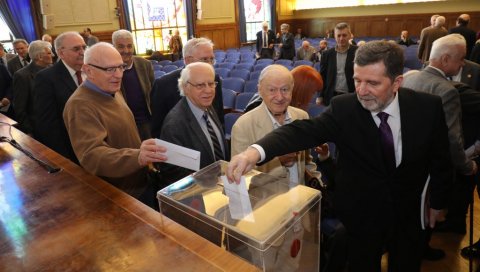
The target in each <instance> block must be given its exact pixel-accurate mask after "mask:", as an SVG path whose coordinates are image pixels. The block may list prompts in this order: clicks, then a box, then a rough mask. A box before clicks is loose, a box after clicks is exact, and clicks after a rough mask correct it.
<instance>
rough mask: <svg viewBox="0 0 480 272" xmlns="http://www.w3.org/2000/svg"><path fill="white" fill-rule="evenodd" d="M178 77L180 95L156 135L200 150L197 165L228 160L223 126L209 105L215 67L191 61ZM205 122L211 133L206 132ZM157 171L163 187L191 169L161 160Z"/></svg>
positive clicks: (212, 90)
mask: <svg viewBox="0 0 480 272" xmlns="http://www.w3.org/2000/svg"><path fill="white" fill-rule="evenodd" d="M178 81H179V83H178V87H179V88H180V95H181V96H182V98H181V99H180V101H179V102H178V103H177V104H176V105H175V107H173V109H172V110H170V112H169V113H168V115H167V117H166V118H165V121H164V123H163V127H162V132H161V135H160V139H162V140H165V141H167V142H171V143H174V144H177V145H181V146H184V147H187V148H191V149H194V150H197V151H200V168H203V167H205V166H207V165H209V164H212V163H213V162H215V161H217V160H228V158H229V154H228V153H229V152H228V146H227V143H226V141H225V136H224V135H225V134H224V130H223V127H222V125H221V123H220V120H219V118H218V116H217V114H216V113H215V110H214V109H213V107H212V103H213V99H214V97H215V85H216V81H215V70H213V67H212V66H211V65H210V64H206V63H202V62H197V63H192V64H189V65H187V66H186V67H185V68H184V69H183V70H182V73H181V75H180V79H179V80H178ZM206 116H207V117H206ZM206 119H208V121H207V120H206ZM209 125H210V126H211V127H210V128H211V129H212V130H213V133H214V134H215V135H214V136H211V134H210V133H211V131H210V128H209ZM160 172H161V173H162V177H163V181H162V182H163V184H162V187H163V186H167V185H169V184H171V183H173V182H174V181H177V180H179V179H181V178H183V177H185V176H187V175H189V174H191V173H192V172H193V171H192V170H189V169H186V168H182V167H179V166H174V165H170V164H166V163H163V164H161V165H160Z"/></svg>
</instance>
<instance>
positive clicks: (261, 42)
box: [257, 29, 275, 54]
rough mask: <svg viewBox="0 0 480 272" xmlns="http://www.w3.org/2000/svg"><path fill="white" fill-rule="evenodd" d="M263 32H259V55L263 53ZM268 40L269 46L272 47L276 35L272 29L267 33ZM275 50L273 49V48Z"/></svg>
mask: <svg viewBox="0 0 480 272" xmlns="http://www.w3.org/2000/svg"><path fill="white" fill-rule="evenodd" d="M262 35H263V30H261V31H258V32H257V53H258V54H260V53H261V52H262V47H263V37H262ZM267 36H268V37H267V39H268V45H269V46H270V45H272V44H274V43H275V33H273V31H272V30H271V29H269V30H268V31H267ZM272 49H273V47H272Z"/></svg>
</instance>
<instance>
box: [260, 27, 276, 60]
mask: <svg viewBox="0 0 480 272" xmlns="http://www.w3.org/2000/svg"><path fill="white" fill-rule="evenodd" d="M274 43H275V33H273V31H272V30H270V29H268V23H267V22H263V23H262V30H261V31H258V32H257V55H258V58H259V59H273V44H274Z"/></svg>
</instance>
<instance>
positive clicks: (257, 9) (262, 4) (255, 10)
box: [243, 0, 272, 41]
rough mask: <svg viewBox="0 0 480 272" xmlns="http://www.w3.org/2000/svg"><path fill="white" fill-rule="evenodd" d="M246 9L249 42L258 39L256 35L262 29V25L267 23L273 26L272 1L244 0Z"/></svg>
mask: <svg viewBox="0 0 480 272" xmlns="http://www.w3.org/2000/svg"><path fill="white" fill-rule="evenodd" d="M243 5H244V8H245V22H246V32H247V41H254V40H256V39H257V37H256V34H257V32H258V31H260V30H261V29H262V23H263V22H264V21H267V22H269V23H270V26H269V28H271V27H272V24H271V21H272V20H271V17H272V16H271V14H270V0H243Z"/></svg>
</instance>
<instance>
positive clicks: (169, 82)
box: [150, 38, 224, 137]
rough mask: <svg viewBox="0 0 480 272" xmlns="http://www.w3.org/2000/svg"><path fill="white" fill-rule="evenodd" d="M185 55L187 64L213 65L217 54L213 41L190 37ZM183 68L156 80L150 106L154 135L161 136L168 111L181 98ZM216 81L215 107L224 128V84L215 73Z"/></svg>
mask: <svg viewBox="0 0 480 272" xmlns="http://www.w3.org/2000/svg"><path fill="white" fill-rule="evenodd" d="M183 57H184V60H183V61H184V62H185V65H188V64H190V63H194V62H205V63H208V64H210V65H211V66H212V67H213V65H214V64H215V55H214V54H213V43H212V41H210V40H209V39H207V38H193V39H190V40H189V41H188V42H187V43H186V44H185V46H184V47H183ZM181 72H182V70H181V69H178V70H175V71H173V72H170V73H168V74H166V75H164V76H162V77H161V78H158V79H156V80H155V83H154V84H153V88H152V91H151V92H150V103H151V104H150V108H151V110H152V121H151V126H152V136H153V137H159V136H160V132H161V130H162V125H163V122H164V119H165V116H167V114H168V112H169V111H170V110H171V109H172V108H173V107H174V106H175V104H177V102H178V101H179V100H180V98H181V97H180V93H179V90H178V84H177V83H178V78H179V77H180V73H181ZM215 81H216V82H218V83H217V85H216V88H215V99H214V100H213V108H214V109H215V112H216V113H217V115H218V117H219V120H220V122H221V124H222V129H223V124H224V120H223V99H222V84H221V81H220V77H219V76H218V75H215Z"/></svg>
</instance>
